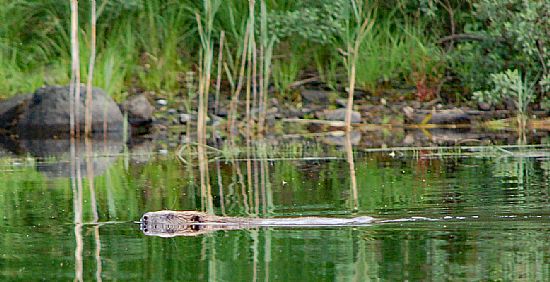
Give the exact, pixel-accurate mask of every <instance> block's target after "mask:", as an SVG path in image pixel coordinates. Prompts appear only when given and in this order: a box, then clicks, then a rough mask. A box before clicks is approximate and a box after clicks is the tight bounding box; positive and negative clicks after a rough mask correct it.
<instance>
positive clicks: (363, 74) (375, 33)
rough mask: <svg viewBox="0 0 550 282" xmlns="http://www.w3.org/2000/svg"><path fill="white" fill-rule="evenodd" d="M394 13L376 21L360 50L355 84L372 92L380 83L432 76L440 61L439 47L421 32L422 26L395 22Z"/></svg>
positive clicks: (411, 81)
mask: <svg viewBox="0 0 550 282" xmlns="http://www.w3.org/2000/svg"><path fill="white" fill-rule="evenodd" d="M392 17H393V16H389V17H385V18H380V19H378V20H377V22H376V24H375V26H374V28H373V30H372V31H371V32H370V33H369V34H368V35H367V36H366V38H365V41H364V42H363V44H362V46H361V49H360V56H359V61H358V64H357V83H358V86H359V87H360V88H363V89H366V90H370V91H375V90H376V88H377V86H378V84H379V83H380V82H385V81H390V80H398V81H402V82H403V83H408V84H412V85H414V84H415V80H417V79H418V77H416V76H418V75H423V74H424V75H430V76H431V75H433V73H434V71H435V73H437V70H436V68H437V67H438V63H439V62H440V60H442V54H441V52H440V49H439V48H438V47H437V46H436V45H435V44H431V43H430V42H433V41H432V40H431V39H430V38H428V37H427V36H426V35H424V33H423V25H422V24H420V25H415V26H411V25H398V24H396V23H395V20H393V18H392Z"/></svg>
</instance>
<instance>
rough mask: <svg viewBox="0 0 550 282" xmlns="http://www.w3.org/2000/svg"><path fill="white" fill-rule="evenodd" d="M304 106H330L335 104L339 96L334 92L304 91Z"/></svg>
mask: <svg viewBox="0 0 550 282" xmlns="http://www.w3.org/2000/svg"><path fill="white" fill-rule="evenodd" d="M301 94H302V104H303V105H328V104H333V103H334V102H335V101H336V99H338V98H339V95H338V94H337V93H335V92H332V91H324V90H309V89H302V90H301Z"/></svg>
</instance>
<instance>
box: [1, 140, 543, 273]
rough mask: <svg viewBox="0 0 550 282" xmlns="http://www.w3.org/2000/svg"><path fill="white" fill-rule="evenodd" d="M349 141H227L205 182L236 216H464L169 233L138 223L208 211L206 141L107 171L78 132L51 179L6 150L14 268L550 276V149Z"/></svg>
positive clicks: (5, 246)
mask: <svg viewBox="0 0 550 282" xmlns="http://www.w3.org/2000/svg"><path fill="white" fill-rule="evenodd" d="M268 141H269V140H268ZM351 143H353V142H351ZM347 144H348V145H346V146H347V147H346V146H324V145H319V144H312V143H302V144H295V145H292V146H288V147H273V146H272V145H270V143H269V142H263V143H254V142H253V143H251V144H250V155H249V156H250V157H248V158H247V157H246V151H244V150H245V149H242V148H241V149H240V150H242V151H241V152H233V153H232V152H231V151H238V150H239V149H238V147H237V148H227V149H226V148H224V146H223V144H222V145H221V146H216V148H218V149H217V150H218V151H216V150H214V149H206V150H205V152H206V158H205V159H204V160H203V161H204V164H205V165H206V166H207V167H208V171H209V174H208V177H207V179H208V181H209V182H210V185H212V188H211V191H210V192H208V190H206V192H207V193H210V195H211V199H212V202H211V203H212V209H213V210H214V212H215V213H216V214H227V215H229V216H252V217H255V216H257V217H271V216H304V215H316V216H319V215H328V216H330V215H333V216H349V214H350V213H351V212H352V208H353V207H354V206H357V213H358V214H360V215H372V216H375V217H379V218H402V217H411V216H413V215H418V216H426V217H431V218H445V217H447V218H450V219H447V220H442V221H438V222H406V223H405V222H403V223H391V224H384V225H373V226H368V227H353V228H325V227H320V228H309V229H303V228H260V229H250V230H229V231H228V230H220V231H217V232H214V233H212V232H211V233H208V234H203V235H201V236H194V237H177V238H170V239H167V238H158V237H150V236H143V234H142V233H141V232H140V231H139V229H138V226H137V225H136V224H133V223H132V221H135V220H137V219H139V217H140V216H141V215H142V214H143V213H144V212H146V211H153V210H161V209H173V210H200V209H201V202H203V201H204V200H203V198H202V197H201V195H202V193H203V192H201V190H200V189H201V186H200V185H199V182H200V179H201V176H200V172H199V167H198V166H197V164H198V156H197V154H196V152H197V149H196V147H194V146H189V147H188V149H189V152H191V153H190V155H191V157H186V158H185V159H186V160H188V161H189V162H188V163H187V164H185V163H184V164H182V163H180V162H179V161H177V160H176V158H174V157H173V156H171V155H168V156H160V155H151V157H150V162H146V161H135V162H134V161H128V160H131V156H124V155H123V156H122V157H119V158H118V159H116V160H114V161H113V162H112V164H111V165H110V167H108V168H106V169H105V170H104V171H103V172H102V173H97V171H95V169H96V168H97V167H96V166H94V165H93V158H94V157H95V155H96V154H100V152H101V150H99V151H96V153H94V154H90V153H89V151H88V150H89V148H90V147H94V148H95V143H94V146H89V145H90V144H88V146H87V145H86V144H85V143H84V144H81V145H78V146H77V145H76V143H75V146H74V152H72V153H69V154H70V155H72V156H73V157H72V158H70V159H71V160H72V161H71V162H67V163H68V166H70V167H71V166H72V169H70V171H72V173H73V174H72V177H71V178H65V179H64V178H49V177H45V175H44V174H42V173H40V172H37V171H36V166H38V165H40V164H36V163H34V162H33V161H32V160H27V159H22V160H21V159H17V162H19V163H16V161H15V160H14V159H13V158H4V159H2V160H1V161H2V170H3V173H2V175H1V177H0V187H2V189H0V207H1V208H0V220H2V227H0V235H2V236H1V237H2V238H3V240H2V241H0V250H1V251H0V277H2V279H5V280H16V279H17V280H27V281H30V280H39V279H45V280H71V279H73V278H74V279H76V280H94V279H95V280H100V279H102V278H103V279H107V277H108V278H109V279H113V280H133V281H139V280H146V281H147V280H148V281H151V280H183V281H198V280H206V279H216V280H217V281H224V280H232V281H234V280H244V281H248V280H254V279H255V280H293V279H295V278H296V277H298V278H300V279H301V280H314V281H317V280H319V281H326V280H345V281H349V280H361V281H363V280H374V279H380V280H457V279H466V280H499V279H501V280H529V281H546V280H548V277H550V270H549V269H548V267H547V265H548V259H547V256H546V254H547V253H548V251H549V250H550V243H549V242H548V240H547V237H548V235H547V234H548V232H549V231H550V210H549V209H548V207H549V203H548V199H549V195H550V190H549V187H550V182H549V179H550V177H549V176H550V157H549V156H550V152H549V151H548V146H547V145H537V146H531V147H513V146H510V147H462V148H451V149H448V148H447V149H441V148H436V149H433V148H431V149H430V148H423V149H422V150H410V149H405V148H393V149H385V150H380V149H378V152H374V150H370V149H364V148H360V147H359V148H358V147H357V146H349V142H348V143H347ZM352 147H353V149H354V150H349V149H350V148H352ZM97 148H101V146H99V147H97ZM186 150H187V148H186ZM369 150H370V151H369ZM86 151H88V152H86ZM353 151H354V152H353ZM98 152H99V153H98ZM350 153H351V154H350ZM79 156H80V157H79ZM90 156H91V157H90ZM350 157H351V158H350ZM27 161H28V163H25V162H27ZM21 162H24V163H23V164H21ZM193 164H195V165H193ZM351 164H353V166H351ZM249 167H250V173H249V169H248V168H249ZM78 168H80V169H78ZM352 172H354V173H352ZM91 175H94V177H92V176H91ZM353 175H355V177H352V176H353ZM353 178H355V181H354V182H355V185H353V182H352V179H353ZM90 180H91V181H90ZM249 183H251V185H252V186H249ZM354 186H355V188H353V187H354ZM354 189H355V190H356V195H357V196H354V192H353V190H354ZM206 205H207V204H206V203H205V204H204V206H206ZM464 218H465V219H464ZM107 223H109V224H107ZM111 223H112V224H111ZM68 242H70V243H68Z"/></svg>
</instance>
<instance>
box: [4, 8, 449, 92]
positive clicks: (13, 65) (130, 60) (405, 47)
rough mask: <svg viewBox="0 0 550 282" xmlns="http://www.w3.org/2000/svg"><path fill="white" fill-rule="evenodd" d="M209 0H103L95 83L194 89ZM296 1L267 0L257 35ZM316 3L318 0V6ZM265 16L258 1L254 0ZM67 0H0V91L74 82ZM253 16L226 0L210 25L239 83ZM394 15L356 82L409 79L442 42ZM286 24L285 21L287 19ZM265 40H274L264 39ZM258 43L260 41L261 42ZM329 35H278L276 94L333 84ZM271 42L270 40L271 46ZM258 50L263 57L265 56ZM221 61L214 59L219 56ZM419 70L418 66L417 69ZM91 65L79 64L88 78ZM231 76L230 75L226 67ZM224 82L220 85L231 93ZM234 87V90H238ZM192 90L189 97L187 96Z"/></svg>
mask: <svg viewBox="0 0 550 282" xmlns="http://www.w3.org/2000/svg"><path fill="white" fill-rule="evenodd" d="M202 2H203V1H191V0H179V1H175V0H169V1H161V0H148V1H145V0H132V1H120V0H117V1H98V19H97V58H96V68H95V71H94V78H93V80H94V85H95V86H98V87H102V88H104V89H106V90H107V92H108V93H109V94H110V95H112V96H114V97H115V99H117V100H121V99H123V98H124V97H125V96H126V95H127V94H128V93H132V92H133V91H135V90H146V91H155V93H160V94H161V95H163V96H167V97H168V98H171V97H173V96H175V95H181V93H186V92H187V90H186V86H185V74H186V73H187V72H188V71H195V70H196V69H197V67H198V62H199V56H198V54H199V50H200V46H201V43H200V36H199V34H198V28H197V24H196V20H195V14H194V13H195V11H199V10H201V8H202V5H203V3H202ZM300 5H302V6H303V4H300V3H298V1H288V0H270V1H266V10H267V13H266V15H264V16H263V17H267V20H265V24H267V25H268V26H267V27H265V28H264V30H263V31H262V30H260V29H261V26H260V24H257V25H256V28H255V30H254V33H255V35H256V36H257V38H260V33H263V34H264V35H263V36H264V37H263V38H264V39H265V38H268V39H269V40H271V37H272V36H273V34H266V32H267V33H271V32H272V27H271V26H269V25H270V24H271V22H270V20H269V17H270V15H271V14H270V13H271V12H276V13H279V14H281V13H283V12H284V11H292V10H293V9H297V7H298V6H300ZM316 5H317V4H316ZM79 6H80V18H81V19H88V18H89V4H88V3H86V2H82V4H81V5H79ZM255 10H256V14H258V15H257V17H258V18H260V15H259V14H260V13H261V9H260V1H256V8H255ZM69 15H70V10H69V5H68V1H57V0H0V22H2V24H1V25H0V97H9V96H11V95H14V94H17V93H23V92H31V91H33V90H34V89H36V88H38V87H40V86H42V85H44V84H67V83H68V82H69V79H70V40H69V39H70V38H69V21H68V19H69ZM249 17H250V15H249V7H248V1H246V0H239V1H222V2H221V3H220V7H219V9H218V11H217V13H216V17H215V19H214V21H213V23H212V40H213V42H219V38H218V37H219V34H220V32H221V31H225V41H224V42H225V43H224V49H225V51H224V75H223V77H222V79H223V80H224V81H229V83H225V82H224V83H222V85H227V84H233V87H236V85H237V81H236V80H237V78H238V77H239V72H240V67H241V60H240V58H242V55H243V53H246V52H247V50H243V40H242V39H243V37H244V36H245V32H246V25H247V20H248V18H249ZM403 22H407V21H403V20H402V19H396V18H395V17H394V16H393V15H392V14H387V13H386V14H380V15H379V16H378V18H377V23H376V24H375V26H374V28H373V30H372V32H371V33H370V34H369V35H368V36H367V38H366V39H365V42H364V43H363V45H362V47H361V53H360V56H359V58H358V65H357V84H358V86H359V87H361V88H367V89H368V88H373V87H375V85H376V83H377V81H380V80H384V79H386V80H387V79H402V80H404V81H407V80H410V77H411V73H412V72H414V71H418V69H419V68H420V67H419V64H418V62H419V61H422V60H423V62H424V64H425V65H426V64H427V65H428V67H429V65H430V64H432V63H433V62H434V59H433V58H436V57H437V55H438V52H439V51H438V48H437V47H436V46H435V45H434V44H433V43H431V42H432V40H431V39H430V38H429V37H427V36H426V35H425V33H424V30H423V27H422V25H421V24H419V25H417V26H406V25H405V24H404V23H403ZM283 28H284V27H283ZM89 31H90V24H89V22H88V21H87V20H82V21H81V23H80V33H79V35H80V42H81V52H80V57H81V60H82V61H87V60H88V58H89V55H90V52H89V46H90V42H89V37H90V36H89ZM259 43H261V44H263V45H265V44H266V41H265V40H264V41H262V42H259ZM259 46H260V44H257V47H259ZM339 47H341V46H339V45H338V44H336V43H335V42H333V41H331V40H328V41H327V42H325V43H319V42H314V41H308V40H307V38H304V37H303V36H302V35H300V34H298V35H291V36H290V37H288V38H279V39H277V40H276V41H275V42H274V44H273V46H272V47H271V48H272V49H273V51H272V52H273V56H272V58H271V63H270V65H271V67H272V71H271V73H270V80H269V81H270V84H271V85H265V86H264V89H268V87H270V86H274V87H275V89H276V91H277V92H280V93H282V94H283V95H282V97H283V98H284V97H285V95H286V94H285V93H290V91H289V90H290V89H289V88H290V87H291V85H292V83H293V82H295V81H297V80H301V79H303V78H305V77H311V76H312V75H318V76H319V80H321V81H322V82H324V83H325V84H327V85H328V86H329V87H333V88H335V87H336V86H337V84H338V83H339V78H343V77H345V68H344V66H343V65H342V63H341V61H340V57H339V56H340V54H339V53H338V51H337V49H338V48H339ZM264 48H267V46H264ZM260 60H261V58H259V60H258V62H260ZM214 63H216V62H214ZM415 68H416V69H415ZM86 69H87V67H86V66H85V65H83V66H82V68H81V73H82V79H83V80H85V79H86V75H87V73H86V72H87V70H86ZM228 73H229V74H231V75H230V76H227V74H228ZM223 90H224V89H222V91H221V93H222V95H224V93H226V92H225V91H223ZM231 92H233V93H234V90H233V91H231ZM182 96H186V95H182Z"/></svg>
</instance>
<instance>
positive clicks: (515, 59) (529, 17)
mask: <svg viewBox="0 0 550 282" xmlns="http://www.w3.org/2000/svg"><path fill="white" fill-rule="evenodd" d="M473 7H474V16H475V20H474V21H473V22H471V23H469V24H466V25H465V26H464V31H465V33H468V34H473V35H476V36H477V37H476V38H477V40H475V41H471V42H463V43H460V44H458V45H457V46H456V48H455V50H454V51H453V52H452V53H451V57H450V58H451V66H452V69H453V71H454V72H455V73H456V74H458V76H459V78H460V79H461V81H462V83H463V85H464V86H465V87H466V88H468V89H470V90H478V91H481V92H477V93H478V94H476V96H475V97H476V99H487V98H488V96H483V95H481V94H480V93H495V91H496V89H491V87H493V86H496V85H497V84H499V83H504V82H505V81H507V80H503V79H504V78H507V79H509V81H508V82H511V81H516V82H518V81H519V80H517V79H518V78H517V77H516V74H515V73H511V72H509V71H506V72H504V71H505V70H506V69H516V70H519V71H520V73H534V74H537V77H539V78H541V77H545V76H546V75H548V68H549V67H550V54H549V52H548V48H549V47H548V46H550V36H549V34H550V2H548V1H542V0H538V1H524V0H503V1H493V0H479V1H475V3H473ZM503 72H504V73H503ZM493 74H494V75H493ZM509 75H512V76H509ZM488 77H491V79H487V78H488ZM488 82H490V83H488ZM534 82H537V81H534ZM531 84H532V83H531ZM505 88H506V87H505ZM540 93H542V92H539V94H540ZM498 97H499V95H497V96H495V98H498ZM532 99H534V97H533V98H532ZM496 100H498V99H496ZM496 100H495V101H496Z"/></svg>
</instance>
